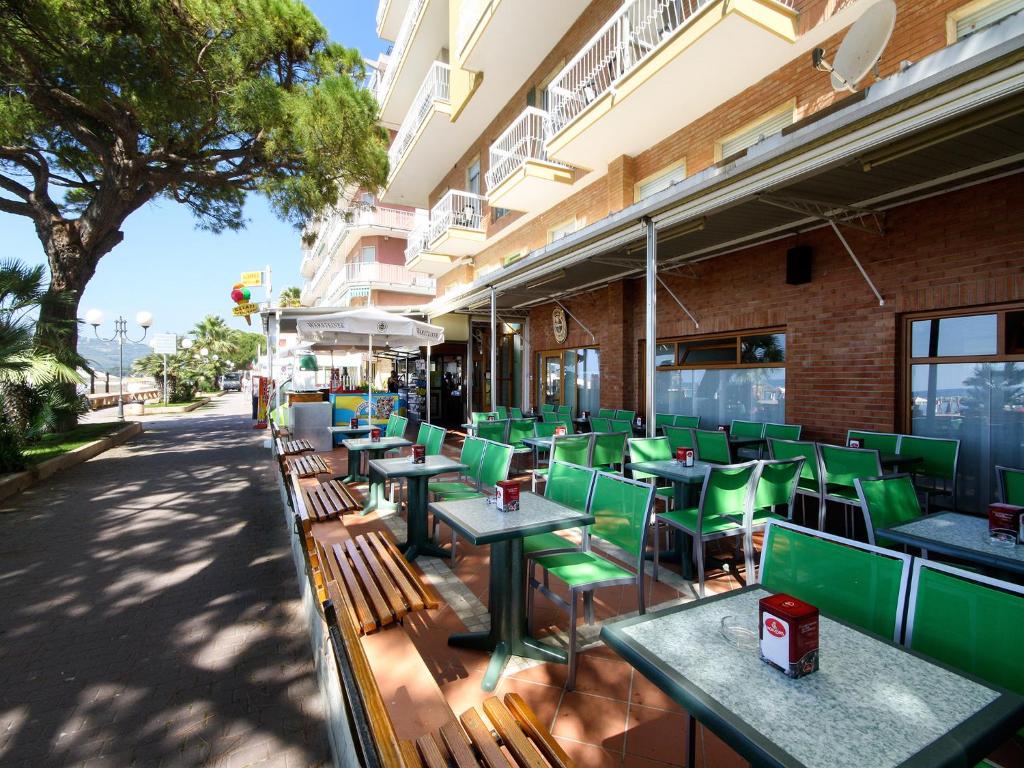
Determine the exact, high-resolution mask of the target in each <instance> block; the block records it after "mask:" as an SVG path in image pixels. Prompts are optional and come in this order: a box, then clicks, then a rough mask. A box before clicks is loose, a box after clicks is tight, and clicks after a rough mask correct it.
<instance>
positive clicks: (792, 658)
mask: <svg viewBox="0 0 1024 768" xmlns="http://www.w3.org/2000/svg"><path fill="white" fill-rule="evenodd" d="M758 611H759V614H760V622H759V625H760V628H759V638H760V646H761V661H763V662H765V663H766V664H770V665H771V666H773V667H775V668H776V669H779V670H781V671H782V673H783V674H785V675H786V676H787V677H803V676H804V675H809V674H811V673H812V672H814V671H815V670H817V669H818V609H817V608H815V607H814V606H813V605H811V604H809V603H805V602H804V601H803V600H799V599H797V598H795V597H793V596H792V595H787V594H784V593H779V594H777V595H770V596H769V597H762V598H761V600H760V602H759V605H758Z"/></svg>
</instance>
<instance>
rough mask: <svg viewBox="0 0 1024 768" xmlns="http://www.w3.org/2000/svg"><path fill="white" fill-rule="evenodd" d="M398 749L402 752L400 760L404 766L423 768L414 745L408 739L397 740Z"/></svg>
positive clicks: (407, 767) (406, 767)
mask: <svg viewBox="0 0 1024 768" xmlns="http://www.w3.org/2000/svg"><path fill="white" fill-rule="evenodd" d="M398 749H399V751H400V752H401V754H402V762H403V763H405V768H423V761H422V760H420V753H419V752H417V751H416V745H415V744H414V743H413V742H411V741H409V740H408V739H402V740H401V741H399V742H398Z"/></svg>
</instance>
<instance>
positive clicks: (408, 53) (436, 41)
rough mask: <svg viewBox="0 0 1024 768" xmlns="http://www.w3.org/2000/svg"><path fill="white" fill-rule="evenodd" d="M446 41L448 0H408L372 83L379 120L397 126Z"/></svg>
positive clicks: (392, 126) (393, 127)
mask: <svg viewBox="0 0 1024 768" xmlns="http://www.w3.org/2000/svg"><path fill="white" fill-rule="evenodd" d="M447 45H448V0H409V6H408V8H406V9H405V15H404V16H403V17H402V23H401V26H400V27H399V30H398V34H397V35H396V36H395V44H394V46H393V47H392V49H391V54H390V56H389V57H388V61H387V64H386V65H385V66H384V68H383V72H381V73H380V75H379V77H378V78H377V80H376V83H375V86H374V96H376V98H377V103H378V104H379V105H380V121H381V122H382V123H383V124H384V125H385V126H387V127H388V128H392V129H397V128H398V127H399V126H400V125H401V123H402V120H403V119H404V118H405V115H406V113H407V112H408V111H409V108H410V105H411V104H412V101H413V98H414V97H415V96H416V92H417V88H418V86H419V85H420V82H421V78H422V77H423V73H424V72H426V71H427V70H428V69H429V68H430V64H431V62H432V61H433V60H434V57H435V56H436V55H437V52H438V51H439V50H441V49H442V48H444V47H446V46H447Z"/></svg>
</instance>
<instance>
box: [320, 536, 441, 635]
mask: <svg viewBox="0 0 1024 768" xmlns="http://www.w3.org/2000/svg"><path fill="white" fill-rule="evenodd" d="M316 548H317V550H316V554H317V560H318V562H319V564H320V567H321V569H322V571H323V578H324V579H325V580H326V581H328V582H330V581H334V582H337V584H338V586H339V588H340V589H341V590H343V591H344V592H345V596H346V597H347V598H348V600H347V604H348V605H349V606H350V607H351V614H350V616H349V618H350V619H351V621H352V623H353V625H354V626H356V627H358V628H359V631H360V633H362V634H366V633H369V632H375V631H377V630H379V629H380V628H381V627H385V626H387V625H388V624H392V623H394V622H397V621H401V620H402V619H403V618H404V617H405V615H406V614H407V613H411V612H412V611H419V610H423V609H424V608H436V607H437V606H438V605H439V604H440V598H439V597H438V594H437V592H436V591H435V590H434V588H433V587H432V586H431V585H430V584H428V583H426V582H424V581H423V579H422V578H421V577H420V575H419V574H418V573H416V571H414V570H413V568H412V566H410V565H409V563H408V561H406V559H405V558H404V557H403V556H402V553H401V552H399V551H398V547H396V546H395V543H394V541H392V540H391V537H390V536H388V535H387V534H386V533H384V532H382V531H369V532H368V533H363V534H359V535H358V536H356V537H355V538H351V539H348V540H346V541H344V542H338V543H335V544H331V545H328V546H325V545H324V544H323V543H322V542H320V541H316Z"/></svg>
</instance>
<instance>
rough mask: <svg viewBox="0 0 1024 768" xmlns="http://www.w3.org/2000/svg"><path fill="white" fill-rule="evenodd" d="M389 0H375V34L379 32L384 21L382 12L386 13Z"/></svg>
mask: <svg viewBox="0 0 1024 768" xmlns="http://www.w3.org/2000/svg"><path fill="white" fill-rule="evenodd" d="M388 4H389V0H378V1H377V17H376V19H375V21H376V23H377V26H376V27H375V28H376V30H377V34H378V35H379V34H380V27H381V25H382V24H383V23H384V14H385V13H387V10H388Z"/></svg>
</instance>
